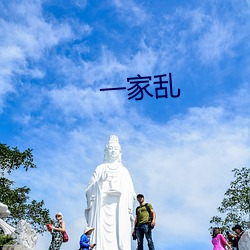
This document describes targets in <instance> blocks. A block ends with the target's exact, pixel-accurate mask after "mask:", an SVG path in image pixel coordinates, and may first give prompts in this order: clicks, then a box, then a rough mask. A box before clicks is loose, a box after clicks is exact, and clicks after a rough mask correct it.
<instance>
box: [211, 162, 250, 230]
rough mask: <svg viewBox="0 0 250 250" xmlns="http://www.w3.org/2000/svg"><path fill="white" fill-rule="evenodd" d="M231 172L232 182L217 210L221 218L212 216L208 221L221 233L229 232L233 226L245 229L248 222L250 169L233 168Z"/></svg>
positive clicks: (249, 210)
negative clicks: (237, 225) (232, 174)
mask: <svg viewBox="0 0 250 250" xmlns="http://www.w3.org/2000/svg"><path fill="white" fill-rule="evenodd" d="M232 172H233V173H234V180H233V181H232V182H231V183H230V188H229V189H228V190H227V191H226V193H225V196H224V199H223V201H222V202H221V205H220V206H219V207H218V208H217V211H218V212H219V213H221V214H222V215H223V216H221V217H220V216H213V217H212V218H211V220H210V223H211V224H212V225H215V226H218V227H220V228H222V230H223V231H230V230H231V228H232V226H233V225H235V224H239V225H241V226H242V227H243V228H245V229H246V228H247V227H248V223H249V220H250V168H246V167H243V168H242V169H236V168H235V169H233V170H232Z"/></svg>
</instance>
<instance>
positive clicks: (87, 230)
mask: <svg viewBox="0 0 250 250" xmlns="http://www.w3.org/2000/svg"><path fill="white" fill-rule="evenodd" d="M93 230H95V229H94V228H93V227H86V228H85V230H84V232H83V233H84V234H86V233H87V232H89V231H93Z"/></svg>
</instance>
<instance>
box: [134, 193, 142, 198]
mask: <svg viewBox="0 0 250 250" xmlns="http://www.w3.org/2000/svg"><path fill="white" fill-rule="evenodd" d="M139 197H142V198H144V195H143V194H137V196H136V198H139Z"/></svg>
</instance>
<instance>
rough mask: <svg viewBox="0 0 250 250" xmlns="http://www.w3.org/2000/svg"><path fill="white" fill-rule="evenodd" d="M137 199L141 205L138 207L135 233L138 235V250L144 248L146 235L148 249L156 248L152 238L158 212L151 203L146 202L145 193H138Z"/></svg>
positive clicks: (153, 249)
mask: <svg viewBox="0 0 250 250" xmlns="http://www.w3.org/2000/svg"><path fill="white" fill-rule="evenodd" d="M137 201H138V202H139V204H140V206H138V207H137V208H136V217H135V226H134V232H133V235H136V237H137V242H138V248H137V249H138V250H143V239H144V235H145V236H146V239H147V242H148V249H149V250H155V247H154V242H153V239H152V229H153V228H154V226H155V220H156V214H155V211H154V209H153V206H152V205H151V204H150V203H145V202H144V196H143V194H138V195H137Z"/></svg>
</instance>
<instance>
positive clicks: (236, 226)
mask: <svg viewBox="0 0 250 250" xmlns="http://www.w3.org/2000/svg"><path fill="white" fill-rule="evenodd" d="M235 229H239V230H240V231H243V230H242V227H241V226H240V225H235V226H234V227H233V228H232V230H233V231H234V230H235Z"/></svg>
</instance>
